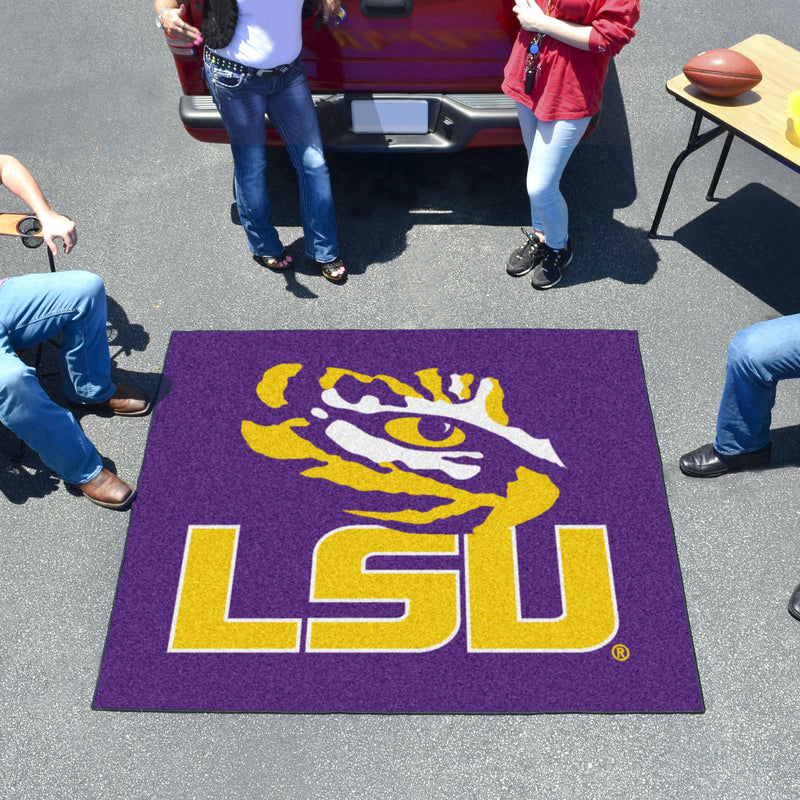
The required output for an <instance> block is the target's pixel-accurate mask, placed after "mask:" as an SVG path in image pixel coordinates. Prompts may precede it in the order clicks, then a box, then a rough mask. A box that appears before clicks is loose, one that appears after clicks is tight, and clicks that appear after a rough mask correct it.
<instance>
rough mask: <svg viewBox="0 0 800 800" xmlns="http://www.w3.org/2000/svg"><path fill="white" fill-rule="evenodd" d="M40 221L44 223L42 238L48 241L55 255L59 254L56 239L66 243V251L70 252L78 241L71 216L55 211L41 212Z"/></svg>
mask: <svg viewBox="0 0 800 800" xmlns="http://www.w3.org/2000/svg"><path fill="white" fill-rule="evenodd" d="M39 221H40V222H41V223H42V238H44V240H45V242H47V246H48V247H49V248H50V252H51V253H52V254H53V255H54V256H55V255H58V246H57V244H56V241H55V240H56V239H61V241H62V242H63V243H64V252H65V253H69V252H70V251H71V250H72V248H73V247H75V245H76V244H77V243H78V233H77V231H76V230H75V223H74V222H73V221H72V220H71V219H70V218H69V217H65V216H64V215H63V214H56V212H55V211H53V212H50V213H48V214H40V215H39Z"/></svg>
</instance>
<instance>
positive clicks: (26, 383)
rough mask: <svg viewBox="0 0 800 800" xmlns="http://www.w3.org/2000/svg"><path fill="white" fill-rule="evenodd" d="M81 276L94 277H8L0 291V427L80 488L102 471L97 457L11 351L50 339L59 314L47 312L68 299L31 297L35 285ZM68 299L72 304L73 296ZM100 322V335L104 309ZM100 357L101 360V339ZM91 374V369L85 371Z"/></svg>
mask: <svg viewBox="0 0 800 800" xmlns="http://www.w3.org/2000/svg"><path fill="white" fill-rule="evenodd" d="M84 275H87V276H90V277H91V278H95V277H96V276H91V275H90V273H71V272H68V273H57V274H56V275H49V274H46V275H31V276H24V277H22V278H11V279H9V280H7V281H5V282H4V283H3V285H2V286H0V422H2V423H3V424H4V425H5V426H6V427H7V428H9V430H11V431H13V432H14V433H15V434H16V435H17V436H19V437H20V438H21V439H22V440H23V441H24V442H25V443H26V444H27V445H28V446H29V447H30V448H31V449H32V450H34V451H35V452H37V453H38V454H39V457H40V458H41V460H42V461H43V462H44V463H45V464H46V465H47V466H48V467H49V468H50V469H52V470H53V472H55V473H56V474H57V475H58V476H59V477H60V478H62V479H63V480H65V481H67V482H68V483H85V482H86V481H90V480H91V479H92V478H94V477H95V476H96V475H97V474H98V473H99V472H100V470H101V469H102V467H103V464H102V461H101V459H100V455H99V454H98V452H97V450H96V449H95V447H94V445H93V444H92V443H91V442H90V441H89V439H88V438H87V436H86V434H85V433H84V432H83V431H82V430H81V428H80V426H79V425H78V423H77V421H76V420H75V417H74V416H73V415H72V414H71V413H70V412H69V411H67V409H65V408H62V407H61V406H59V405H57V404H56V403H54V402H53V401H52V400H51V399H50V398H49V397H48V396H47V394H46V392H45V391H44V390H43V389H42V387H41V385H40V384H39V381H38V379H37V377H36V373H35V372H34V370H33V369H32V368H31V367H29V366H27V365H26V364H24V363H23V362H22V360H21V359H20V358H19V356H18V355H17V352H16V351H17V350H20V349H22V348H24V347H28V346H32V345H36V344H38V343H39V342H41V341H44V340H46V339H47V338H49V337H50V336H53V335H55V334H56V333H57V332H58V330H59V329H60V328H61V327H62V323H63V320H64V318H65V313H63V312H62V313H61V314H59V313H53V309H54V308H56V307H58V306H60V305H62V304H63V303H64V302H65V301H66V300H68V299H69V294H70V292H69V290H67V289H66V288H65V289H64V291H62V292H59V291H57V290H53V291H52V292H50V293H49V294H48V293H42V292H37V291H36V290H35V288H34V287H35V285H36V284H40V283H41V282H42V279H46V280H47V282H55V283H62V284H65V283H66V284H72V285H73V286H76V285H77V284H79V283H81V282H82V277H81V276H84ZM61 276H65V277H64V278H62V277H61ZM76 276H77V277H76ZM31 279H33V280H31ZM97 280H98V281H99V278H98V279H97ZM100 285H101V286H102V282H100ZM43 294H44V296H43ZM103 296H105V295H103ZM71 299H72V300H73V301H74V300H75V297H74V296H73V297H72V298H71ZM73 304H74V303H73ZM102 317H103V333H104V334H105V310H104V311H103V314H102ZM71 324H72V323H71ZM77 324H79V323H77ZM9 326H10V327H9ZM105 352H106V358H107V357H108V341H107V340H105ZM79 360H80V361H81V362H85V361H87V360H88V361H92V358H91V356H90V357H89V358H88V359H84V358H83V357H81V358H80V359H79ZM93 369H94V366H92V367H90V368H89V371H90V372H91V371H92V370H93ZM109 383H110V382H109ZM113 391H114V387H113V384H112V385H111V392H112V393H113ZM109 396H110V395H109Z"/></svg>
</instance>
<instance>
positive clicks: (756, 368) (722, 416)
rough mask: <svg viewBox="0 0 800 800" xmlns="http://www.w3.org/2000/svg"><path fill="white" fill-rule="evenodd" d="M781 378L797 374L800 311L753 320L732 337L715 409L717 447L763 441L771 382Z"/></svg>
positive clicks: (730, 450) (736, 448) (741, 449)
mask: <svg viewBox="0 0 800 800" xmlns="http://www.w3.org/2000/svg"><path fill="white" fill-rule="evenodd" d="M786 378H800V314H792V315H791V316H788V317H780V318H779V319H771V320H768V321H766V322H758V323H756V324H755V325H751V326H750V327H749V328H745V329H744V330H742V331H739V332H738V333H737V334H736V335H735V336H734V337H733V339H732V340H731V343H730V346H729V347H728V362H727V366H726V371H725V388H724V390H723V392H722V401H721V402H720V406H719V413H718V415H717V435H716V438H715V439H714V447H715V448H716V450H717V452H718V453H721V454H722V455H736V454H739V453H752V452H753V451H755V450H760V449H761V448H762V447H766V445H767V444H768V443H769V426H770V422H771V421H772V407H773V406H774V405H775V392H776V389H777V384H778V381H782V380H784V379H786Z"/></svg>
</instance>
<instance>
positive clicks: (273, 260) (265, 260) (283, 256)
mask: <svg viewBox="0 0 800 800" xmlns="http://www.w3.org/2000/svg"><path fill="white" fill-rule="evenodd" d="M253 258H255V260H256V261H258V263H259V264H261V266H262V267H266V268H267V269H271V270H272V271H273V272H286V270H287V269H290V268H291V266H292V257H291V256H290V255H289V254H288V253H287V252H286V250H282V251H281V253H280V255H277V256H253ZM284 261H285V262H286V263H285V264H284V265H283V266H281V262H284Z"/></svg>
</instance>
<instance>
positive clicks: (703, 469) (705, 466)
mask: <svg viewBox="0 0 800 800" xmlns="http://www.w3.org/2000/svg"><path fill="white" fill-rule="evenodd" d="M771 452H772V442H769V443H768V444H767V446H766V447H762V448H761V449H760V450H756V451H754V452H752V453H738V454H737V455H735V456H723V455H720V454H719V453H718V452H717V451H716V450H715V449H714V445H713V444H704V445H703V446H702V447H698V448H697V450H692V452H691V453H687V454H686V455H685V456H684V457H683V458H682V459H681V460H680V461H679V462H678V463H679V466H680V468H681V472H682V473H683V474H684V475H689V476H690V477H691V478H716V477H717V476H718V475H724V474H725V473H726V472H733V471H734V470H737V469H746V468H747V467H766V466H768V465H769V459H770V453H771Z"/></svg>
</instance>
